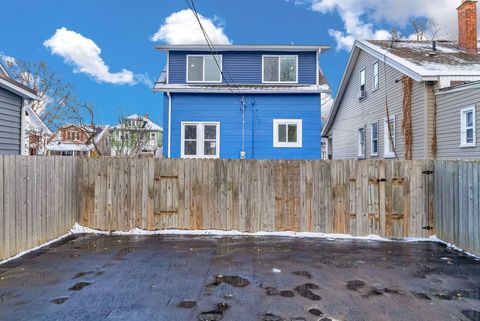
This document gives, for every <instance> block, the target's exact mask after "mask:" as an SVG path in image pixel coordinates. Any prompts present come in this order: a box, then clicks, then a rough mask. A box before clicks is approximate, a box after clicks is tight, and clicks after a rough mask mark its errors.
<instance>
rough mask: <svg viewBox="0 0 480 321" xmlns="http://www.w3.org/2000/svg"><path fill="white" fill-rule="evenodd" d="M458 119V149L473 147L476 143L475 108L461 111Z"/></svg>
mask: <svg viewBox="0 0 480 321" xmlns="http://www.w3.org/2000/svg"><path fill="white" fill-rule="evenodd" d="M460 117H461V118H460V147H475V145H476V143H477V138H476V136H477V128H476V127H477V122H476V115H475V106H472V107H468V108H464V109H462V110H461V111H460Z"/></svg>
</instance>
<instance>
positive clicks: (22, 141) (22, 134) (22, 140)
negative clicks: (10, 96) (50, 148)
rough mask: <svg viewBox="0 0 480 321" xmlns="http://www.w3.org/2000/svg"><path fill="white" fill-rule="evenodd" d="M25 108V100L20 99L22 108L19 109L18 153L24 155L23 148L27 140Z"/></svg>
mask: <svg viewBox="0 0 480 321" xmlns="http://www.w3.org/2000/svg"><path fill="white" fill-rule="evenodd" d="M26 109H27V104H26V102H25V100H22V108H21V110H20V113H21V117H20V155H22V156H26V155H27V153H26V150H25V143H26V142H27V140H26V139H25V117H26V116H25V112H26Z"/></svg>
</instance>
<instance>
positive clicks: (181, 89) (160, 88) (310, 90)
mask: <svg viewBox="0 0 480 321" xmlns="http://www.w3.org/2000/svg"><path fill="white" fill-rule="evenodd" d="M154 91H156V92H171V93H208V94H212V93H213V94H215V93H218V94H224V93H231V92H232V91H231V90H230V88H229V87H226V86H225V87H220V88H205V87H189V86H183V85H176V86H175V85H169V86H165V85H163V84H162V85H158V84H157V85H156V86H155V88H154ZM234 91H235V92H238V93H240V94H283V93H285V94H289V93H296V94H322V93H325V94H329V93H330V92H331V91H330V90H325V89H322V88H321V87H320V86H309V87H303V88H272V87H270V88H235V90H234Z"/></svg>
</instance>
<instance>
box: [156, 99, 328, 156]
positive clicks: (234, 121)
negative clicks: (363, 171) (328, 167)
mask: <svg viewBox="0 0 480 321" xmlns="http://www.w3.org/2000/svg"><path fill="white" fill-rule="evenodd" d="M164 98H165V99H164V101H165V103H164V133H165V135H164V145H163V146H164V155H165V156H166V155H167V146H168V141H167V140H168V137H167V136H168V98H167V97H166V96H165V97H164ZM238 99H239V98H238V97H236V96H233V95H226V94H172V147H171V157H173V158H178V157H180V146H181V141H180V135H181V122H182V121H212V122H213V121H218V122H220V157H221V158H233V159H235V158H240V151H241V149H242V136H241V133H242V112H241V110H240V103H239V100H238ZM246 99H247V102H248V107H247V110H246V113H245V120H246V126H245V147H246V148H245V149H246V152H247V158H248V159H252V158H254V159H319V158H320V154H321V148H320V133H321V121H320V119H321V117H320V96H319V95H318V94H317V95H316V94H308V95H307V94H301V95H300V94H299V95H286V94H284V95H249V96H247V97H246ZM273 119H302V120H303V124H302V127H303V146H302V148H274V147H273Z"/></svg>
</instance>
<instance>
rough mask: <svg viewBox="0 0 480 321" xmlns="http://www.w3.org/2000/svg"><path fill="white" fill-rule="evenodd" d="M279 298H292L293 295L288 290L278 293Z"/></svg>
mask: <svg viewBox="0 0 480 321" xmlns="http://www.w3.org/2000/svg"><path fill="white" fill-rule="evenodd" d="M280 296H281V297H284V298H293V297H294V296H295V293H293V291H290V290H285V291H280Z"/></svg>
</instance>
